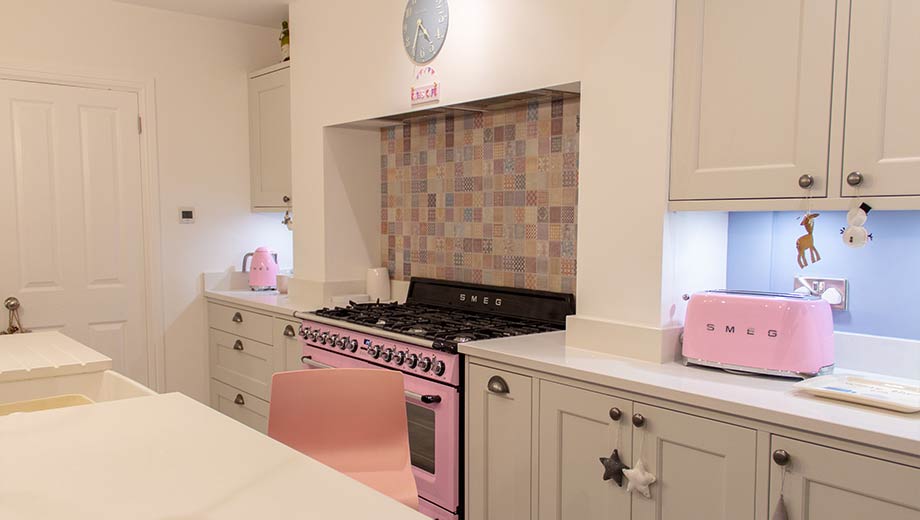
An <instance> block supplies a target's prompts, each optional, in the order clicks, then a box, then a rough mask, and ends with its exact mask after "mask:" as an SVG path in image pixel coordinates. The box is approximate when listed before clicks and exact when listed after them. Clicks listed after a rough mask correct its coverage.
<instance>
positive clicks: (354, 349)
mask: <svg viewBox="0 0 920 520" xmlns="http://www.w3.org/2000/svg"><path fill="white" fill-rule="evenodd" d="M348 350H350V351H352V352H357V351H358V340H356V339H353V340H351V341H350V342H348Z"/></svg>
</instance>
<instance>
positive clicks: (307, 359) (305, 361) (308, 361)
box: [300, 356, 335, 368]
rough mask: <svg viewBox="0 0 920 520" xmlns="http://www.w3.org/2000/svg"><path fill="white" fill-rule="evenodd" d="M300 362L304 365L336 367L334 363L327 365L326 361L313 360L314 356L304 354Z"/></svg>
mask: <svg viewBox="0 0 920 520" xmlns="http://www.w3.org/2000/svg"><path fill="white" fill-rule="evenodd" d="M300 362H301V363H303V364H304V365H307V366H311V367H313V368H335V367H333V366H332V365H327V364H325V363H320V362H319V361H313V358H312V357H310V356H302V357H301V358H300Z"/></svg>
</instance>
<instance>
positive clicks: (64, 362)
mask: <svg viewBox="0 0 920 520" xmlns="http://www.w3.org/2000/svg"><path fill="white" fill-rule="evenodd" d="M110 368H112V360H111V359H110V358H108V357H107V356H104V355H102V354H100V353H99V352H96V351H95V350H93V349H91V348H89V347H87V346H86V345H83V344H82V343H79V342H77V341H75V340H73V339H71V338H69V337H67V336H65V335H64V334H61V333H60V332H56V331H46V332H30V333H28V334H9V335H3V336H0V382H5V381H20V380H23V379H37V378H40V377H53V376H63V375H68V374H83V373H87V372H97V371H100V370H108V369H110Z"/></svg>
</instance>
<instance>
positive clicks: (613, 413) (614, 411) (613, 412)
mask: <svg viewBox="0 0 920 520" xmlns="http://www.w3.org/2000/svg"><path fill="white" fill-rule="evenodd" d="M620 417H623V412H622V411H620V409H619V408H617V407H615V406H614V407H613V408H611V409H610V418H611V419H613V420H614V421H619V420H620Z"/></svg>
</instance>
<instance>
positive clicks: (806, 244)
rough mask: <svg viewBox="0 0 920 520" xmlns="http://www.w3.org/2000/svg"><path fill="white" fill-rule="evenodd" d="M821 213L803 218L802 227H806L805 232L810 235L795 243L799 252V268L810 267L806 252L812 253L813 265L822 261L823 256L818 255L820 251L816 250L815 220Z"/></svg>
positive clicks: (801, 237)
mask: <svg viewBox="0 0 920 520" xmlns="http://www.w3.org/2000/svg"><path fill="white" fill-rule="evenodd" d="M818 215H819V213H808V214H806V215H805V217H804V218H802V224H801V225H802V226H804V227H805V231H807V232H808V233H806V234H804V235H802V236H800V237H799V239H798V240H796V241H795V248H796V249H798V250H799V257H798V261H799V267H801V268H803V269H804V268H805V267H806V266H807V265H808V259H807V258H805V251H809V252H810V253H811V263H815V262H818V261H820V260H821V254H820V253H818V249H817V248H815V235H814V231H815V219H816V218H818Z"/></svg>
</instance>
